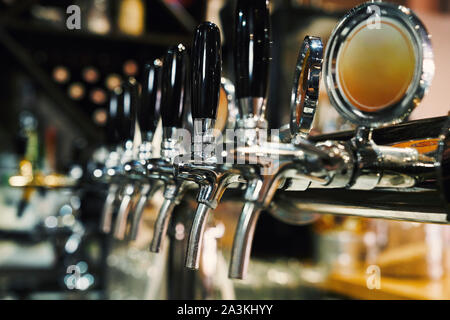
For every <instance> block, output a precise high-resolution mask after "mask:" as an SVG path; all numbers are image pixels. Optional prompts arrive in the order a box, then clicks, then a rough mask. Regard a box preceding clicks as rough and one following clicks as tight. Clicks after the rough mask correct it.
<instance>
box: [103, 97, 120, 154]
mask: <svg viewBox="0 0 450 320" xmlns="http://www.w3.org/2000/svg"><path fill="white" fill-rule="evenodd" d="M121 92H122V89H121V88H117V89H116V90H114V91H111V93H110V95H109V106H108V115H107V120H106V125H105V131H106V132H105V133H106V135H105V136H106V145H107V146H108V147H109V148H113V147H116V146H117V145H118V144H119V143H120V142H121V139H120V137H119V131H118V128H117V127H118V123H119V117H120V116H119V99H120V94H121Z"/></svg>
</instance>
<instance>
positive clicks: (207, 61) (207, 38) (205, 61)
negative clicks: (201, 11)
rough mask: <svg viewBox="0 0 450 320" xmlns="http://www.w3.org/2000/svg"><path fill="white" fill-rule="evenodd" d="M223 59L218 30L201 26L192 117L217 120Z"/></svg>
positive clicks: (194, 63) (194, 66) (194, 51)
mask: <svg viewBox="0 0 450 320" xmlns="http://www.w3.org/2000/svg"><path fill="white" fill-rule="evenodd" d="M221 76H222V56H221V43H220V31H219V28H218V27H217V26H216V25H215V24H214V23H211V22H204V23H202V24H201V25H199V26H198V27H197V29H196V31H195V35H194V46H193V48H192V88H191V101H192V117H193V118H194V119H201V118H209V119H215V118H216V113H217V106H218V103H219V94H220V80H221Z"/></svg>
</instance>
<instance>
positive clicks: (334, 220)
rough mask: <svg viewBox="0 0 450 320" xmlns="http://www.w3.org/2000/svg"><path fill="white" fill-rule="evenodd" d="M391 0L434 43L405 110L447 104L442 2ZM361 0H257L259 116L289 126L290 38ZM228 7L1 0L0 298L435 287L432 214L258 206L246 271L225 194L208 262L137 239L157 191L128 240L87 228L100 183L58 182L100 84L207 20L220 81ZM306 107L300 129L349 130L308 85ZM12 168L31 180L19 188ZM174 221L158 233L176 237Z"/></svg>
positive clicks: (445, 242) (397, 293) (448, 272)
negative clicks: (245, 274)
mask: <svg viewBox="0 0 450 320" xmlns="http://www.w3.org/2000/svg"><path fill="white" fill-rule="evenodd" d="M393 2H396V3H399V4H402V5H406V6H408V7H410V8H412V9H413V10H414V11H415V12H416V13H417V14H418V15H419V17H420V18H421V19H422V20H423V22H424V24H425V25H426V26H427V28H428V30H429V32H430V33H431V34H432V42H433V46H434V52H435V62H436V76H435V78H434V82H433V85H432V87H431V90H430V92H429V95H428V96H427V97H426V98H425V100H424V101H423V103H422V104H421V105H420V106H419V107H418V108H417V109H416V111H415V112H414V113H413V114H412V116H411V119H423V118H430V117H436V116H443V115H447V114H448V112H449V110H450V103H449V101H450V99H449V98H450V96H449V94H450V93H449V92H450V90H449V84H448V83H449V82H448V75H449V74H450V60H449V59H448V56H449V54H450V42H449V41H448V33H449V31H450V0H405V1H393ZM360 3H362V1H354V0H345V1H343V0H272V1H270V4H271V15H272V38H273V46H272V57H273V62H272V67H271V68H272V69H271V76H270V77H271V82H270V83H271V84H270V94H269V105H268V118H269V123H270V126H271V127H272V128H279V127H281V126H282V125H284V124H287V123H288V119H289V99H290V91H291V86H292V79H293V74H294V68H295V63H296V59H297V55H298V50H299V49H300V46H301V43H302V40H303V38H304V37H305V36H306V35H314V36H320V37H322V39H323V40H324V42H325V43H326V41H327V40H328V38H329V37H330V35H331V32H332V30H333V28H334V27H335V25H336V23H337V22H338V21H339V19H340V18H341V17H342V16H343V15H344V14H345V12H346V11H348V10H349V9H351V8H352V7H354V6H356V5H358V4H360ZM71 5H77V6H79V7H80V8H81V28H80V29H79V30H78V29H74V30H69V29H68V27H67V24H66V22H67V19H68V17H69V16H70V13H68V12H67V8H68V7H69V6H71ZM234 6H235V2H234V1H225V0H118V1H107V0H20V1H19V0H0V70H1V72H0V103H1V116H0V298H1V299H47V298H48V299H71V298H75V299H80V298H82V299H104V298H108V299H166V298H200V297H203V298H205V297H206V298H225V299H233V298H238V299H278V298H283V299H316V298H323V299H341V298H353V299H378V298H382V299H450V227H447V226H438V225H425V224H417V223H407V222H388V221H383V220H371V219H359V218H339V217H334V216H322V217H320V218H319V219H318V220H317V221H316V222H315V223H314V224H312V225H308V226H304V227H293V226H289V225H287V224H284V223H281V222H279V221H277V220H275V219H273V218H272V217H271V216H270V215H262V217H261V219H260V222H259V224H258V227H257V229H256V235H255V241H254V248H253V252H252V261H251V264H250V275H249V278H248V279H247V280H245V281H231V280H229V279H227V265H228V262H227V261H228V256H229V251H230V248H231V242H232V236H233V232H232V231H233V230H234V226H235V224H236V222H237V218H238V214H239V212H234V211H235V210H234V211H233V208H236V206H232V205H231V204H229V203H223V204H221V205H220V207H219V208H218V210H217V214H215V220H214V223H213V224H212V225H211V226H210V227H209V229H208V230H207V233H206V235H205V245H206V246H207V248H208V250H205V249H204V250H205V252H206V253H205V254H206V255H208V259H205V260H207V261H209V262H208V263H205V266H204V267H203V268H202V271H201V272H200V274H197V273H193V272H190V271H186V270H181V269H177V266H178V265H179V263H178V261H172V260H173V259H174V258H173V257H180V256H181V257H182V250H181V249H180V248H182V246H177V245H176V241H175V242H174V243H171V244H170V246H169V247H168V248H166V250H165V254H163V255H159V256H156V255H152V254H150V252H148V250H147V248H148V244H149V242H150V239H151V233H152V226H153V223H154V220H155V218H156V213H157V210H158V207H159V203H160V201H161V196H160V195H159V196H158V195H157V196H156V197H155V199H154V200H153V201H151V202H150V203H149V205H148V207H147V208H146V211H145V213H144V221H143V226H142V232H141V233H140V236H139V238H138V240H137V241H136V242H135V243H115V242H114V241H112V240H111V239H109V238H107V237H106V236H104V235H102V234H100V233H99V232H98V225H99V216H100V210H101V206H102V204H103V202H104V200H105V196H106V190H105V189H104V186H98V185H95V184H86V185H77V186H75V187H70V188H65V187H64V182H66V181H72V180H78V179H80V178H81V177H83V174H84V173H85V172H84V170H85V168H86V164H87V162H88V160H89V158H90V157H91V156H92V152H93V151H94V150H95V149H96V148H97V147H98V146H99V145H101V144H102V142H103V141H104V135H105V134H104V124H105V122H106V118H107V114H106V108H107V104H108V92H109V91H110V90H113V89H114V88H116V87H118V86H120V85H121V82H122V80H123V79H125V78H126V77H128V76H134V77H136V78H137V79H139V78H140V76H141V72H142V67H143V65H144V64H145V63H146V62H149V61H153V60H154V59H156V58H160V57H161V56H162V55H163V53H164V52H165V51H166V49H167V48H168V47H169V46H170V45H174V44H178V43H184V44H186V45H187V46H188V47H189V45H190V44H191V42H192V36H193V31H194V29H195V27H196V25H197V24H198V23H199V22H201V21H204V20H210V21H213V22H215V23H216V24H218V25H219V27H220V28H221V30H222V41H223V59H224V61H223V74H224V76H225V77H227V78H229V79H231V80H233V79H234V78H233V71H232V69H233V65H232V63H233V61H232V48H233V39H232V34H233V23H232V20H233V15H234ZM318 110H319V113H318V117H317V120H316V125H315V129H314V131H315V133H317V134H318V133H327V132H336V131H340V130H345V129H349V128H351V127H352V126H351V125H350V124H349V123H346V122H345V121H344V120H343V119H342V118H341V117H340V116H339V115H338V114H337V112H336V111H335V110H334V108H333V107H332V106H331V104H330V102H329V100H328V97H327V94H326V90H325V88H324V85H323V84H322V90H321V95H320V102H319V108H318ZM26 176H34V177H40V178H41V180H42V183H41V184H40V185H36V186H33V185H32V186H29V185H24V184H23V183H22V182H23V181H22V180H23V177H26ZM189 205H190V206H191V207H192V206H193V203H191V204H188V206H189ZM194 208H195V207H194ZM176 216H177V217H178V218H179V219H180V221H182V220H183V219H186V216H189V215H188V214H186V213H182V214H179V215H176ZM178 218H177V219H178ZM177 219H175V222H174V223H173V226H172V227H171V232H172V233H173V234H175V239H178V240H179V241H180V242H183V241H184V239H185V235H186V232H185V230H182V228H181V227H182V226H183V225H182V224H177V221H178V220H177ZM180 226H181V227H180ZM178 251H179V252H178ZM168 257H172V258H171V259H168ZM175 260H176V259H175ZM179 260H182V258H179ZM372 265H376V266H378V267H379V268H380V269H381V271H382V278H381V279H382V280H381V281H382V282H381V283H382V286H381V288H379V289H377V290H371V289H370V288H368V285H367V268H368V267H369V266H372Z"/></svg>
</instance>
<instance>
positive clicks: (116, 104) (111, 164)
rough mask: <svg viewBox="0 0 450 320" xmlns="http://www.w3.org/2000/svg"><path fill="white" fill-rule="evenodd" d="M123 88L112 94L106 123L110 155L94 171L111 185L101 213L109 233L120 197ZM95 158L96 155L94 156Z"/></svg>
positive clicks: (104, 227) (106, 230)
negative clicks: (119, 171)
mask: <svg viewBox="0 0 450 320" xmlns="http://www.w3.org/2000/svg"><path fill="white" fill-rule="evenodd" d="M121 94H122V88H121V87H118V88H116V89H115V90H114V91H112V92H111V94H110V100H109V109H108V119H107V122H106V139H107V141H106V144H107V147H108V151H109V152H108V154H107V157H106V159H105V164H104V167H103V168H102V169H95V170H93V176H94V177H95V178H97V179H101V180H103V181H104V182H105V183H109V188H108V193H107V196H106V200H105V204H104V206H103V209H102V213H101V221H100V230H101V231H102V232H104V233H109V232H110V231H111V227H112V219H113V215H114V209H115V202H116V201H117V199H118V197H119V191H120V184H119V182H118V181H117V179H116V177H115V173H116V171H118V170H117V169H118V168H119V166H120V159H121V157H122V154H123V148H122V147H123V146H122V139H121V137H120V133H121V132H120V131H119V125H120V122H122V117H123V100H122V99H121ZM94 158H95V155H94Z"/></svg>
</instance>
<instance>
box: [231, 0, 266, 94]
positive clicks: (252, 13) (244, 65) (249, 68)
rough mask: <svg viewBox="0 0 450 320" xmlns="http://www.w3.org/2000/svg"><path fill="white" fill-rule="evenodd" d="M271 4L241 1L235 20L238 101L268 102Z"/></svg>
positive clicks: (257, 0)
mask: <svg viewBox="0 0 450 320" xmlns="http://www.w3.org/2000/svg"><path fill="white" fill-rule="evenodd" d="M268 4H269V1H268V0H238V2H237V6H236V17H235V19H236V20H235V39H234V41H235V42H234V70H235V76H236V98H237V99H241V98H249V97H251V98H265V97H266V93H267V86H268V82H269V65H270V46H271V39H270V15H269V7H268Z"/></svg>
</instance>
